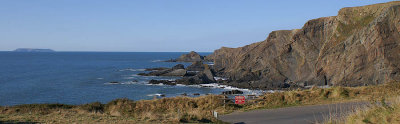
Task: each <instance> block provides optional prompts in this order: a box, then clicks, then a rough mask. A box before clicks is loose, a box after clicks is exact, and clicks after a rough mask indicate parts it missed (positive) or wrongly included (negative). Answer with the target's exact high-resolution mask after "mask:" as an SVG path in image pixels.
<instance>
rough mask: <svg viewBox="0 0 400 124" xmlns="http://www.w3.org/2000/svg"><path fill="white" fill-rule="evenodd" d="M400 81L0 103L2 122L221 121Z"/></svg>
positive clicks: (379, 92) (375, 91) (352, 96)
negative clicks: (247, 94) (246, 96)
mask: <svg viewBox="0 0 400 124" xmlns="http://www.w3.org/2000/svg"><path fill="white" fill-rule="evenodd" d="M397 89H400V83H399V82H392V83H388V84H384V85H377V86H364V87H353V88H350V87H332V88H326V89H321V88H311V89H307V90H292V91H285V92H276V93H268V94H265V95H263V96H261V97H260V98H258V99H255V100H252V101H248V102H247V104H245V105H234V104H228V105H226V106H223V104H222V103H223V100H222V98H223V97H222V96H220V95H208V96H202V97H198V98H189V97H175V98H163V99H157V100H141V101H131V100H128V99H117V100H114V101H111V102H109V103H107V104H100V103H98V102H96V103H91V104H84V105H64V104H28V105H17V106H12V107H0V122H66V123H67V122H68V123H72V122H79V123H94V122H96V123H138V122H141V123H156V122H157V123H177V122H218V120H216V119H214V118H213V117H212V114H211V111H212V110H217V111H218V112H219V113H230V112H232V111H238V110H239V111H246V110H253V109H271V108H279V107H288V106H301V105H313V104H327V103H334V102H343V101H353V100H370V101H374V100H379V99H384V98H389V97H392V96H397V95H399V94H400V90H397Z"/></svg>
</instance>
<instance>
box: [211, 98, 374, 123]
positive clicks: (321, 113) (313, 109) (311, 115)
mask: <svg viewBox="0 0 400 124" xmlns="http://www.w3.org/2000/svg"><path fill="white" fill-rule="evenodd" d="M365 105H367V103H365V102H347V103H337V104H326V105H311V106H299V107H288V108H279V109H265V110H254V111H248V112H236V113H231V114H228V115H222V116H220V117H218V119H220V120H222V121H225V122H230V123H235V124H312V123H316V122H322V121H324V120H325V119H329V117H330V115H336V116H337V115H344V114H346V113H349V112H351V111H352V110H354V109H355V108H359V107H363V106H365Z"/></svg>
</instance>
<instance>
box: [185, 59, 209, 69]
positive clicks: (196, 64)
mask: <svg viewBox="0 0 400 124" xmlns="http://www.w3.org/2000/svg"><path fill="white" fill-rule="evenodd" d="M204 68H205V67H204V64H203V62H201V61H196V62H193V63H192V64H191V65H190V66H188V67H187V68H186V70H187V71H190V72H199V71H203V70H204Z"/></svg>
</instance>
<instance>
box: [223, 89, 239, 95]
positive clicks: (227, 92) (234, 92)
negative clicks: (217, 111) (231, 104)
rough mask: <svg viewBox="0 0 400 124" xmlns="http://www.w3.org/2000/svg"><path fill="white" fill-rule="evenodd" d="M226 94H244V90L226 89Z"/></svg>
mask: <svg viewBox="0 0 400 124" xmlns="http://www.w3.org/2000/svg"><path fill="white" fill-rule="evenodd" d="M222 94H224V95H231V94H243V91H240V90H231V91H224V92H222Z"/></svg>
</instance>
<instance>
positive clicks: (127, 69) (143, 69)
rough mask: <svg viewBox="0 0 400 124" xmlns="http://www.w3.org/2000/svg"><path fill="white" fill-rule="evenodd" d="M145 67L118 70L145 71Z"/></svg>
mask: <svg viewBox="0 0 400 124" xmlns="http://www.w3.org/2000/svg"><path fill="white" fill-rule="evenodd" d="M145 70H146V69H133V68H127V69H121V70H119V71H145Z"/></svg>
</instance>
